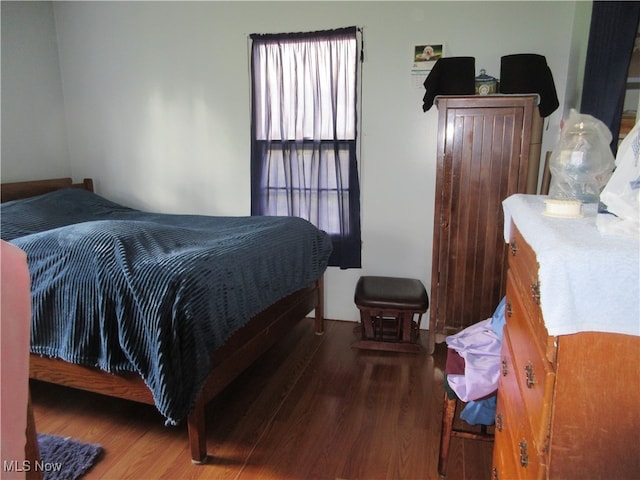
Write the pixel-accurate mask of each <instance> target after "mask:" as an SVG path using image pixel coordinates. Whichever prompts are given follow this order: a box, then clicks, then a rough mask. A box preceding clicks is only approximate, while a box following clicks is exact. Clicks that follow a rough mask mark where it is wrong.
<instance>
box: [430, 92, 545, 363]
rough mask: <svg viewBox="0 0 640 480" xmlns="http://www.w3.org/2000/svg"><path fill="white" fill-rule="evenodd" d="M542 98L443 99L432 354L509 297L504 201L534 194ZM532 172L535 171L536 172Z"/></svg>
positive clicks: (439, 102) (439, 101)
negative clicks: (438, 344)
mask: <svg viewBox="0 0 640 480" xmlns="http://www.w3.org/2000/svg"><path fill="white" fill-rule="evenodd" d="M536 100H537V97H536V95H486V96H480V95H472V96H441V97H438V98H437V99H436V105H437V107H438V115H439V121H438V146H437V165H436V193H435V211H434V227H433V251H432V270H431V294H430V296H431V307H430V320H429V351H430V352H433V350H434V348H435V343H436V336H437V337H438V341H442V340H444V337H446V336H448V335H451V334H454V333H456V332H458V331H460V330H462V329H464V328H465V327H468V326H469V325H472V324H474V323H476V322H477V321H478V319H481V318H488V317H490V316H491V314H492V313H493V311H494V309H495V306H496V305H497V304H498V302H499V301H500V299H501V298H502V297H503V296H504V287H505V282H506V254H507V247H506V245H505V244H504V240H503V238H502V229H503V219H502V201H503V200H504V199H505V198H507V197H508V196H509V195H511V194H513V193H524V192H527V193H536V188H537V178H538V177H537V174H538V165H539V161H540V143H541V141H542V121H541V119H540V116H539V115H538V112H537V109H536V108H535V102H536ZM531 167H533V168H531Z"/></svg>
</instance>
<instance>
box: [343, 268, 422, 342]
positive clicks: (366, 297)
mask: <svg viewBox="0 0 640 480" xmlns="http://www.w3.org/2000/svg"><path fill="white" fill-rule="evenodd" d="M354 301H355V303H356V306H357V307H358V309H359V310H360V329H361V337H362V338H361V340H360V341H358V342H356V343H354V344H353V346H354V347H357V348H363V349H369V350H391V351H396V352H414V353H415V352H420V351H421V350H422V347H421V346H420V344H419V343H418V335H419V333H420V321H421V320H422V315H423V314H424V313H425V312H426V311H427V308H429V297H428V296H427V291H426V290H425V288H424V285H423V284H422V282H421V281H420V280H416V279H411V278H396V277H373V276H363V277H360V279H359V280H358V284H357V285H356V292H355V296H354Z"/></svg>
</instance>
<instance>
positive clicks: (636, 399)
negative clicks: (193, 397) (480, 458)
mask: <svg viewBox="0 0 640 480" xmlns="http://www.w3.org/2000/svg"><path fill="white" fill-rule="evenodd" d="M503 205H504V215H505V227H506V228H505V232H504V237H505V238H504V240H505V243H506V241H508V242H509V250H510V253H509V273H508V281H507V290H506V295H507V308H506V312H507V316H506V325H505V327H504V331H503V339H502V354H501V363H503V368H504V371H503V372H502V374H501V376H500V380H499V383H498V405H497V410H496V412H497V413H496V429H495V443H494V450H493V474H492V478H497V479H511V478H549V479H556V478H559V479H564V478H572V479H573V478H576V479H577V478H589V479H592V478H607V479H609V478H612V479H613V478H620V479H622V478H624V479H632V478H638V472H640V455H638V432H640V409H639V408H638V405H640V390H639V389H638V388H636V386H637V385H638V383H639V382H640V365H639V364H638V352H639V351H640V324H638V318H640V306H639V305H638V298H640V278H639V277H640V272H639V271H638V261H639V260H638V259H639V257H640V246H639V245H638V241H637V238H636V239H633V238H623V237H610V236H604V235H601V234H600V233H599V232H598V231H597V229H596V227H595V219H594V217H595V216H596V215H597V212H596V211H597V207H596V205H594V204H587V205H584V218H576V219H571V220H558V219H555V218H549V217H546V216H544V215H542V214H541V213H542V211H543V209H544V197H542V196H538V195H513V196H512V197H509V198H508V199H507V200H505V202H504V203H503ZM498 419H500V425H501V428H498V426H497V424H498Z"/></svg>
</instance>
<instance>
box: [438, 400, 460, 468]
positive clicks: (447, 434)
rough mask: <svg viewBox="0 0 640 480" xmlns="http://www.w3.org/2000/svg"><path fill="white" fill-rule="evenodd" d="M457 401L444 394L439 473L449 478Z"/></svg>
mask: <svg viewBox="0 0 640 480" xmlns="http://www.w3.org/2000/svg"><path fill="white" fill-rule="evenodd" d="M456 404H457V401H456V399H455V398H454V399H450V398H449V395H447V392H445V393H444V406H443V408H442V431H441V433H440V453H439V455H438V473H439V474H440V475H441V476H443V477H446V476H447V462H448V460H449V446H450V445H451V432H452V431H453V419H454V417H455V415H456Z"/></svg>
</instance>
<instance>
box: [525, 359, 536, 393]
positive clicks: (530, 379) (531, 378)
mask: <svg viewBox="0 0 640 480" xmlns="http://www.w3.org/2000/svg"><path fill="white" fill-rule="evenodd" d="M524 371H525V375H526V377H527V388H533V386H534V385H535V384H536V375H535V373H533V365H532V364H531V362H529V363H527V366H526V367H524Z"/></svg>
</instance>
